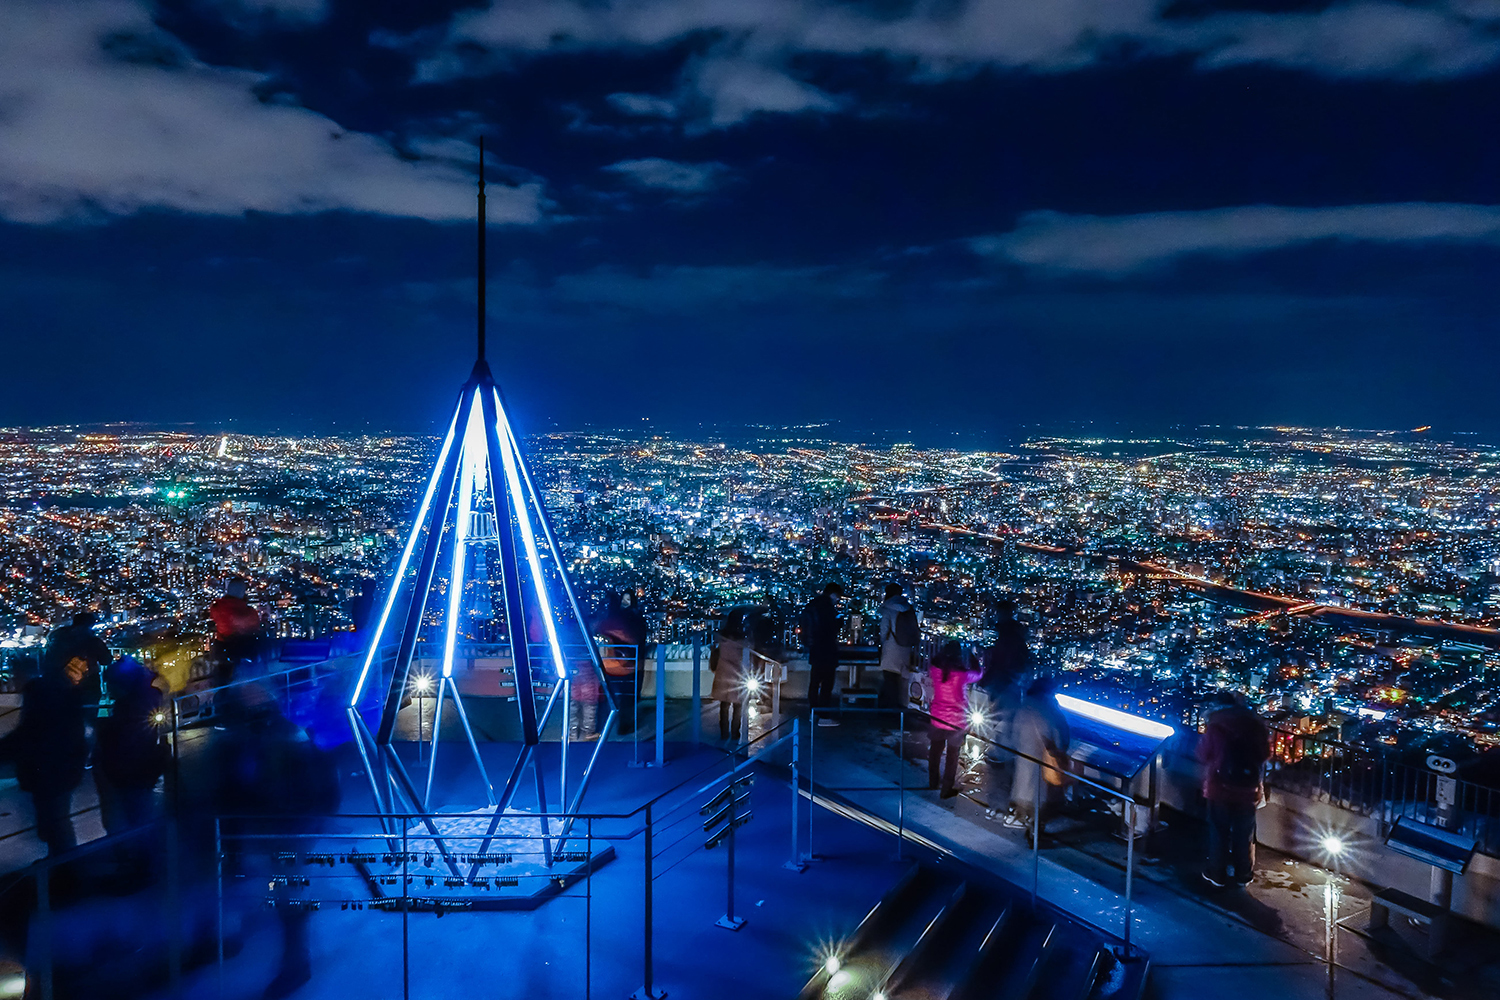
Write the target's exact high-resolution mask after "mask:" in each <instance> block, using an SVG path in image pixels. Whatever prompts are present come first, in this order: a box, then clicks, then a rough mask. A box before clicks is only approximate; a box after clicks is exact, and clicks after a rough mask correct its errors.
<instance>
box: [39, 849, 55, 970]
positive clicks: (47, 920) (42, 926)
mask: <svg viewBox="0 0 1500 1000" xmlns="http://www.w3.org/2000/svg"><path fill="white" fill-rule="evenodd" d="M36 955H37V970H36V995H37V997H38V998H39V1000H52V866H51V865H50V864H48V863H46V862H45V861H44V862H42V863H41V864H40V865H38V866H37V870H36Z"/></svg>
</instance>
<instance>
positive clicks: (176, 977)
mask: <svg viewBox="0 0 1500 1000" xmlns="http://www.w3.org/2000/svg"><path fill="white" fill-rule="evenodd" d="M180 850H181V843H180V840H179V838H178V836H177V819H176V817H175V816H173V817H171V818H169V819H168V820H167V919H168V920H170V921H172V930H171V932H170V934H169V936H168V937H167V979H168V981H169V982H170V983H171V984H172V995H173V996H174V997H180V996H182V894H181V892H180V887H181V882H180V879H179V878H178V867H179V864H180V861H181V858H180V857H179V856H178V855H179V851H180Z"/></svg>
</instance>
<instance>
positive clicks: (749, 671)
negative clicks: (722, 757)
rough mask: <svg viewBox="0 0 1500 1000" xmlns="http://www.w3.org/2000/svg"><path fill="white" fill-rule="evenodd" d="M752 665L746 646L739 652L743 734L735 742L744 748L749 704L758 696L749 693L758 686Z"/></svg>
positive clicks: (748, 728)
mask: <svg viewBox="0 0 1500 1000" xmlns="http://www.w3.org/2000/svg"><path fill="white" fill-rule="evenodd" d="M754 665H755V657H754V656H752V655H751V652H750V647H749V646H746V647H745V648H744V649H742V650H741V651H740V686H741V687H742V688H743V689H744V694H743V695H742V696H741V698H740V700H741V701H742V702H743V703H744V704H743V707H742V708H741V709H740V714H741V715H742V717H743V718H742V719H741V721H742V722H743V723H744V726H745V733H744V735H743V736H742V737H741V738H740V740H736V741H735V745H736V746H738V745H740V742H741V741H743V743H744V745H745V746H749V745H750V702H751V700H752V699H755V700H757V701H758V700H759V694H760V692H758V691H754V692H752V691H751V688H752V687H759V686H760V685H759V684H757V683H756V681H755V671H754V669H753V668H754Z"/></svg>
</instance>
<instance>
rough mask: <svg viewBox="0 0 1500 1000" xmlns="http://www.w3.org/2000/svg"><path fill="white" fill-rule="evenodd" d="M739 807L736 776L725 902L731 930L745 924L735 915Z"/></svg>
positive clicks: (731, 788) (731, 783)
mask: <svg viewBox="0 0 1500 1000" xmlns="http://www.w3.org/2000/svg"><path fill="white" fill-rule="evenodd" d="M738 812H739V807H738V806H736V805H735V803H734V778H733V776H731V777H730V780H729V852H728V854H729V861H728V868H729V876H728V878H727V879H726V880H725V883H724V888H725V903H724V926H726V927H728V928H729V929H730V930H739V929H740V928H741V927H743V926H744V925H745V922H744V921H743V920H740V919H739V918H737V917H736V916H735V915H734V828H735V827H736V826H737V825H738V823H737V822H736V820H737V819H738Z"/></svg>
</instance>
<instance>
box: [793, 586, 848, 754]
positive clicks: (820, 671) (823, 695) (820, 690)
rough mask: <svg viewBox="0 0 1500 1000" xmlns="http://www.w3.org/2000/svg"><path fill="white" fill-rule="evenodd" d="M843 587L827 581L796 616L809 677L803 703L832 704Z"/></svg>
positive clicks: (824, 722)
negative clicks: (805, 699) (838, 601)
mask: <svg viewBox="0 0 1500 1000" xmlns="http://www.w3.org/2000/svg"><path fill="white" fill-rule="evenodd" d="M843 596H844V588H843V587H841V586H839V585H838V584H837V583H829V584H826V585H825V586H824V587H823V592H822V593H821V594H819V595H818V596H817V597H814V598H813V599H812V600H811V601H808V602H807V604H806V606H804V607H803V609H802V614H801V616H800V617H799V618H798V631H799V632H801V634H802V647H803V648H804V649H806V650H807V665H808V667H809V672H810V677H809V678H808V682H807V704H808V706H809V707H811V708H827V707H829V706H830V705H832V704H833V683H834V679H835V678H836V677H837V676H838V672H839V609H838V604H837V600H838V598H840V597H843ZM818 725H820V726H836V725H838V720H837V719H833V718H830V717H828V716H824V717H823V718H821V719H819V720H818Z"/></svg>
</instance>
